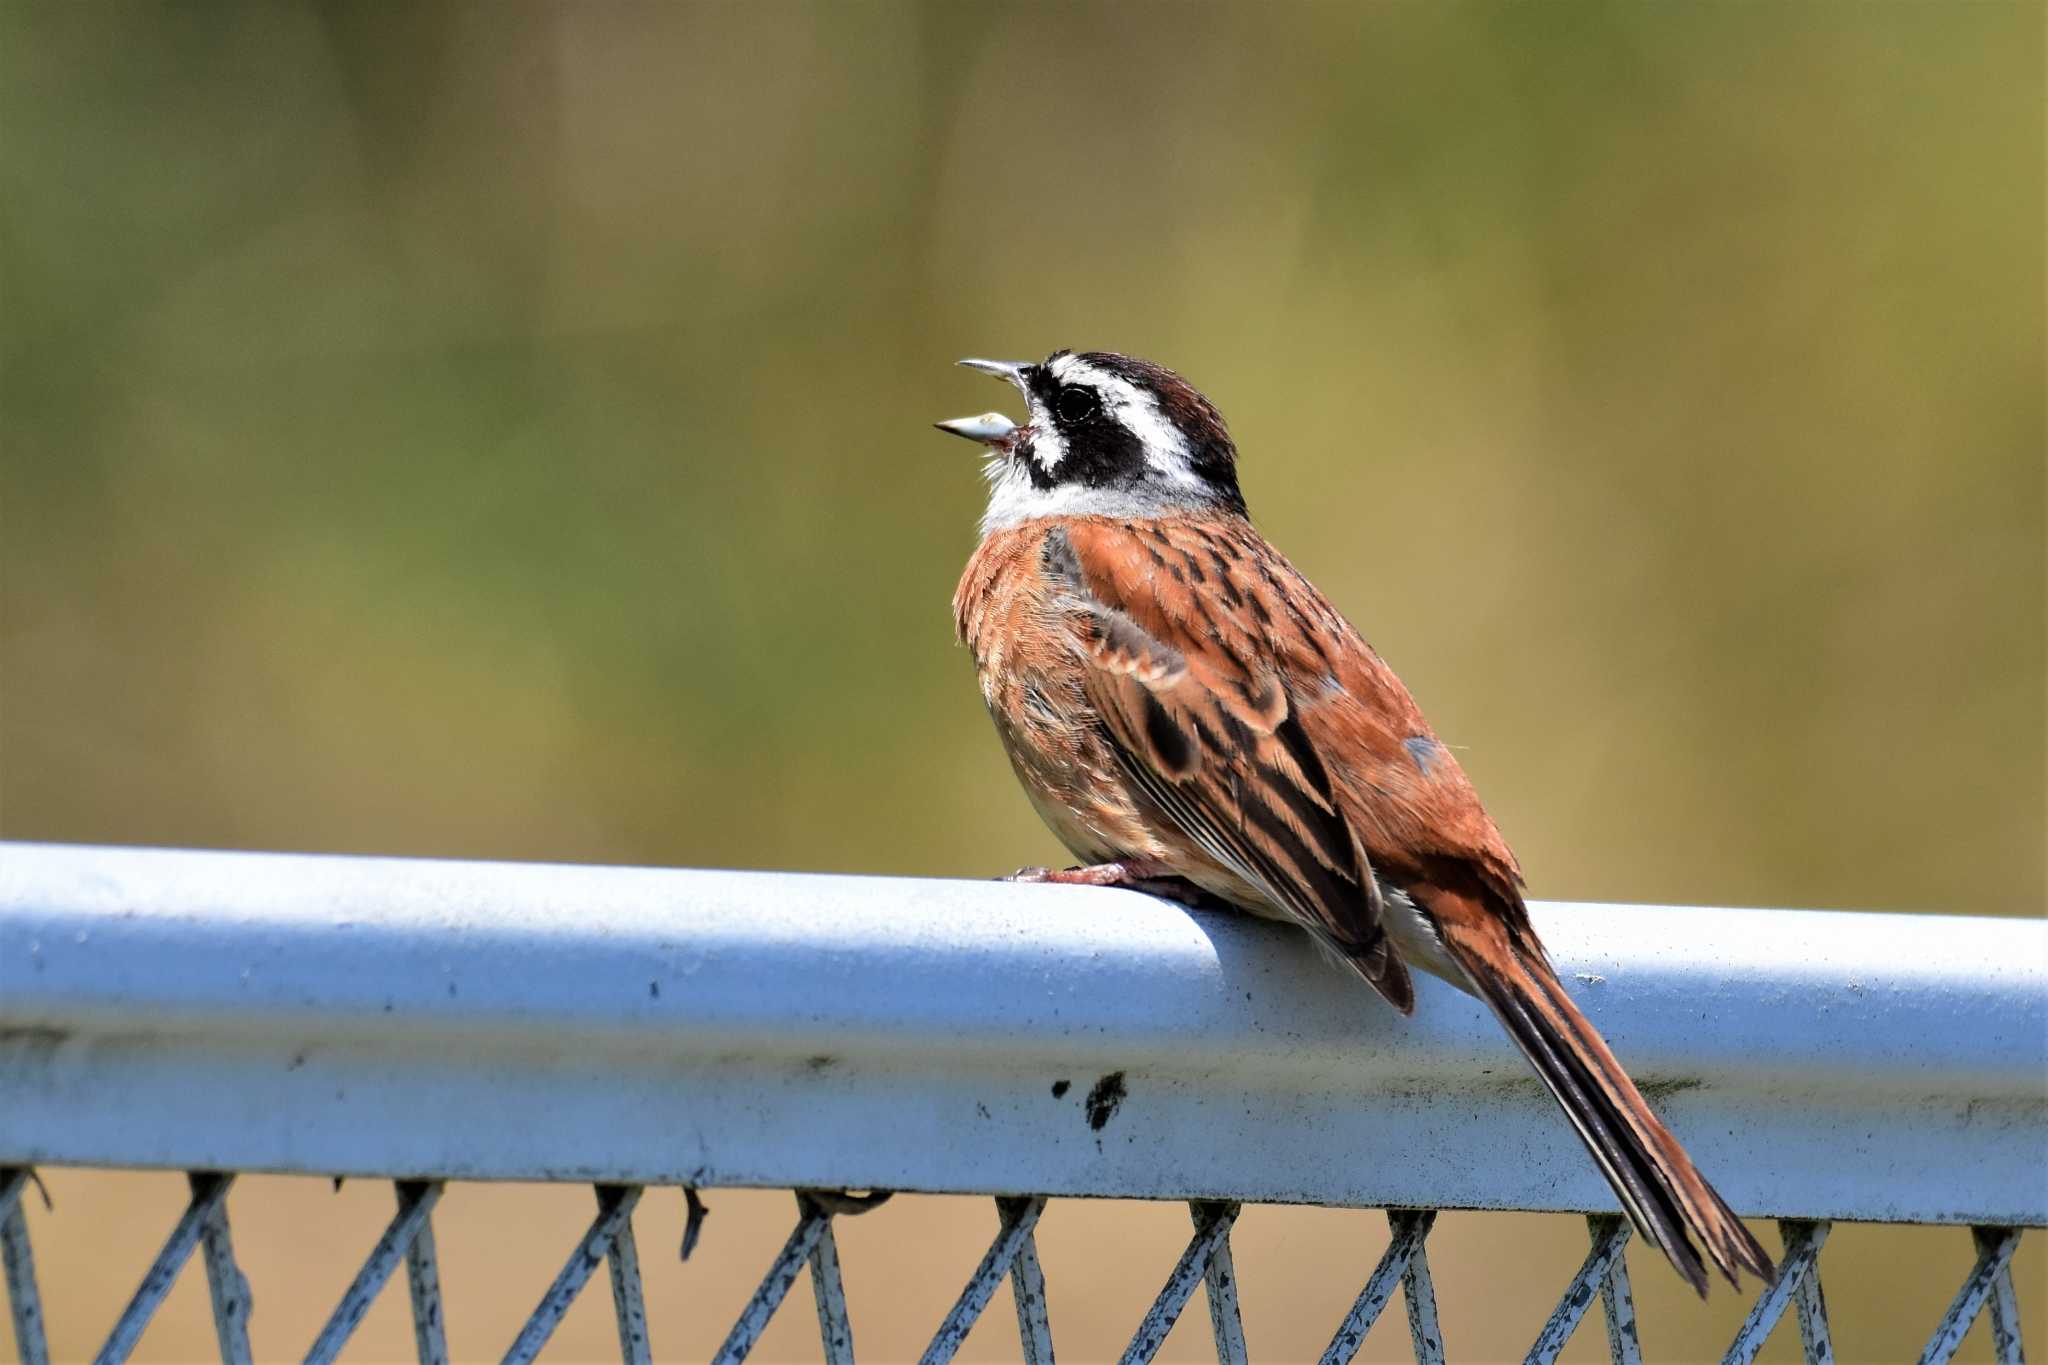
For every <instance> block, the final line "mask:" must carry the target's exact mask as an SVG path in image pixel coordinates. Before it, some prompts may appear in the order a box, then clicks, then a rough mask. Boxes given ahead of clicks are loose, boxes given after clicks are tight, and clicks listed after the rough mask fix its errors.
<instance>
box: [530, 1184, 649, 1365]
mask: <svg viewBox="0 0 2048 1365" xmlns="http://www.w3.org/2000/svg"><path fill="white" fill-rule="evenodd" d="M639 1203H640V1187H639V1186H638V1185H599V1186H598V1187H597V1217H595V1218H594V1219H592V1220H591V1223H590V1230H589V1231H588V1232H585V1233H584V1234H583V1240H581V1241H580V1242H578V1243H577V1244H576V1248H575V1250H573V1251H571V1252H570V1253H569V1259H568V1260H567V1261H565V1262H563V1264H562V1269H561V1272H560V1273H559V1274H557V1275H556V1276H555V1280H554V1283H553V1284H551V1285H549V1286H548V1289H547V1292H546V1293H545V1294H543V1295H541V1299H540V1303H539V1305H538V1306H537V1307H535V1308H534V1310H533V1313H532V1314H531V1316H529V1317H528V1318H527V1319H526V1325H525V1326H524V1327H522V1328H520V1329H519V1335H518V1336H517V1337H515V1338H514V1339H513V1341H512V1345H511V1348H510V1349H509V1350H507V1351H506V1352H505V1357H504V1362H503V1365H530V1363H531V1362H532V1361H533V1360H534V1359H535V1358H536V1357H538V1356H539V1355H540V1350H541V1347H543V1346H545V1345H547V1344H548V1338H549V1337H551V1336H553V1335H554V1334H555V1328H557V1327H559V1326H561V1324H562V1318H563V1316H564V1315H565V1314H566V1313H568V1311H569V1305H570V1304H572V1303H574V1302H576V1296H577V1295H579V1294H581V1293H582V1292H583V1286H584V1285H586V1284H589V1283H590V1277H591V1276H592V1275H593V1274H595V1273H596V1272H597V1267H598V1266H599V1264H601V1263H602V1262H604V1261H606V1260H608V1259H611V1256H612V1245H613V1241H614V1239H616V1238H617V1237H618V1235H619V1232H620V1230H621V1229H628V1230H630V1228H631V1224H632V1218H633V1210H634V1208H635V1207H637V1206H638V1205H639ZM613 1264H614V1270H613V1272H612V1273H613V1274H614V1275H615V1276H616V1275H617V1274H619V1273H620V1272H619V1270H618V1269H617V1265H618V1263H617V1262H616V1261H614V1262H613ZM632 1270H633V1274H634V1278H635V1280H636V1281H637V1280H638V1278H639V1270H640V1262H639V1258H638V1257H637V1256H636V1257H634V1258H633V1260H632ZM617 1297H618V1296H616V1295H615V1296H614V1304H616V1303H617ZM639 1297H640V1289H639V1285H638V1284H637V1283H635V1284H634V1286H633V1288H632V1292H631V1298H632V1300H633V1301H635V1302H637V1301H638V1300H639ZM627 1331H628V1329H627V1327H626V1325H625V1324H623V1323H622V1324H621V1325H620V1329H619V1338H620V1341H621V1343H622V1344H623V1343H624V1342H625V1341H626V1340H627ZM640 1340H641V1345H642V1346H643V1347H644V1346H645V1344H646V1331H645V1324H644V1322H643V1323H642V1331H641V1334H640Z"/></svg>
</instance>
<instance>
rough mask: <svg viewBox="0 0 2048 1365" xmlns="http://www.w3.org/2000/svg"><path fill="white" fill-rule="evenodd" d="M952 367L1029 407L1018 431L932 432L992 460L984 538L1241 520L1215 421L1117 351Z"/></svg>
mask: <svg viewBox="0 0 2048 1365" xmlns="http://www.w3.org/2000/svg"><path fill="white" fill-rule="evenodd" d="M960 363H961V364H962V365H965V366H967V367H968V368H969V369H975V370H980V371H982V372H983V373H985V374H992V375H994V376H996V377H997V378H999V379H1007V380H1008V381H1010V382H1011V383H1012V384H1015V385H1016V386H1017V388H1018V390H1019V391H1020V392H1021V393H1022V394H1023V395H1024V401H1025V403H1026V404H1027V405H1028V407H1029V412H1028V413H1027V415H1026V417H1025V420H1024V421H1023V423H1022V424H1019V423H1016V422H1012V421H1011V420H1010V419H1009V418H1007V417H1005V416H1003V415H1002V414H1001V413H996V412H989V413H983V414H982V415H981V416H979V417H961V418H956V419H955V420H953V421H950V422H940V423H938V424H937V425H938V428H939V430H941V431H944V432H949V433H951V434H952V435H955V436H964V437H966V438H967V439H968V440H970V441H977V442H979V443H980V444H982V445H983V446H985V447H987V449H988V452H989V460H988V466H987V473H988V479H989V500H988V511H987V512H986V513H984V514H983V516H982V519H981V527H982V532H983V534H987V533H988V532H990V531H995V530H1000V529H1002V528H1003V527H1005V526H1014V525H1016V524H1018V523H1019V522H1025V521H1032V520H1035V519H1037V518H1040V517H1056V516H1107V517H1156V516H1163V515H1168V514H1172V513H1176V512H1211V513H1214V512H1224V513H1229V514H1233V515H1237V516H1242V515H1243V514H1244V510H1245V509H1244V496H1243V494H1242V493H1240V492H1239V491H1238V487H1237V447H1236V446H1235V445H1233V444H1232V443H1231V440H1230V432H1229V430H1228V429H1227V428H1226V427H1225V426H1224V425H1223V415H1222V414H1221V413H1219V412H1217V411H1216V407H1215V405H1214V404H1213V403H1211V402H1210V401H1209V400H1208V399H1206V398H1204V397H1203V396H1202V395H1201V394H1200V393H1198V392H1197V391H1196V390H1195V387H1194V385H1192V384H1190V383H1188V382H1187V381H1186V380H1185V379H1182V378H1181V377H1180V376H1179V375H1177V374H1175V373H1174V372H1173V371H1172V370H1169V369H1167V368H1166V367H1165V366H1163V365H1154V364H1152V363H1151V362H1150V361H1147V360H1137V359H1134V358H1133V357H1131V356H1127V355H1118V354H1116V353H1115V352H1113V351H1083V352H1080V353H1078V354H1077V353H1075V352H1072V351H1054V352H1053V353H1052V354H1051V355H1050V356H1047V357H1046V359H1045V361H1044V363H1042V364H1037V365H1034V364H1030V363H1028V362H1024V361H1011V360H963V361H961V362H960Z"/></svg>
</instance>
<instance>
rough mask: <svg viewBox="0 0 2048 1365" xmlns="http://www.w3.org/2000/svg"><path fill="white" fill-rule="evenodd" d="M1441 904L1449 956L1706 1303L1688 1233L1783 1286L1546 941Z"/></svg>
mask: <svg viewBox="0 0 2048 1365" xmlns="http://www.w3.org/2000/svg"><path fill="white" fill-rule="evenodd" d="M1437 890H1439V891H1441V889H1440V888H1438V889H1437ZM1430 899H1431V902H1432V903H1431V906H1430V908H1431V910H1432V912H1433V915H1434V918H1435V920H1436V923H1437V928H1438V931H1439V932H1440V934H1441V935H1442V938H1443V942H1444V945H1445V947H1447V948H1448V949H1449V950H1450V953H1451V955H1452V956H1453V957H1454V958H1456V959H1457V962H1458V965H1460V966H1461V967H1463V968H1464V969H1465V973H1466V976H1467V977H1468V979H1469V980H1470V983H1471V985H1472V988H1473V989H1474V990H1475V991H1476V992H1477V994H1478V995H1479V997H1480V999H1482V1000H1484V1001H1485V1002H1486V1003H1487V1005H1489V1006H1490V1007H1491V1008H1492V1010H1493V1013H1494V1015H1495V1017H1496V1018H1498V1019H1499V1020H1500V1022H1501V1024H1502V1025H1503V1026H1504V1027H1505V1028H1506V1029H1507V1031H1508V1035H1509V1036H1510V1037H1511V1038H1513V1039H1514V1040H1515V1046H1517V1047H1519V1048H1520V1049H1521V1050H1522V1055H1523V1056H1525V1057H1527V1058H1528V1059H1529V1063H1530V1065H1531V1066H1533V1067H1535V1068H1536V1074H1537V1075H1538V1076H1540V1077H1541V1078H1542V1080H1543V1084H1544V1085H1545V1086H1546V1087H1548V1088H1549V1090H1550V1093H1551V1095H1552V1096H1553V1097H1555V1098H1556V1100H1557V1102H1558V1104H1559V1105H1560V1106H1562V1107H1563V1109H1564V1112H1565V1116H1566V1117H1567V1118H1569V1119H1570V1120H1571V1121H1572V1127H1574V1128H1576V1129H1577V1130H1578V1133H1579V1138H1580V1140H1581V1141H1583V1142H1584V1143H1585V1144H1586V1149H1587V1150H1588V1151H1590V1152H1591V1153H1592V1154H1593V1159H1594V1160H1595V1161H1597V1162H1598V1163H1599V1164H1600V1171H1601V1174H1603V1175H1605V1176H1606V1177H1607V1183H1608V1184H1610V1185H1612V1186H1614V1192H1615V1193H1616V1194H1617V1195H1619V1196H1620V1197H1621V1203H1622V1207H1624V1208H1625V1209H1627V1210H1628V1214H1629V1217H1630V1219H1631V1220H1633V1221H1634V1223H1635V1225H1636V1228H1637V1229H1638V1230H1639V1231H1640V1232H1641V1233H1642V1234H1643V1236H1645V1237H1647V1238H1648V1239H1649V1240H1650V1241H1652V1242H1654V1243H1656V1245H1657V1248H1658V1250H1660V1251H1662V1252H1663V1253H1664V1255H1665V1256H1666V1257H1668V1258H1669V1259H1670V1261H1671V1264H1672V1266H1673V1267H1674V1268H1676V1269H1677V1271H1678V1273H1679V1274H1680V1275H1682V1276H1684V1277H1685V1280H1686V1282H1687V1283H1689V1284H1690V1285H1692V1287H1693V1288H1694V1289H1695V1290H1696V1291H1698V1293H1699V1295H1700V1297H1702V1298H1705V1297H1706V1293H1707V1270H1706V1266H1705V1265H1704V1264H1703V1263H1702V1261H1701V1259H1700V1253H1699V1252H1698V1251H1697V1250H1695V1249H1694V1247H1693V1244H1692V1241H1691V1238H1689V1237H1688V1236H1687V1234H1688V1233H1690V1234H1691V1235H1692V1237H1697V1238H1698V1239H1699V1241H1700V1243H1701V1245H1702V1246H1704V1247H1705V1248H1706V1254H1707V1255H1708V1256H1709V1257H1711V1258H1712V1260H1713V1263H1714V1266H1715V1268H1716V1269H1718V1270H1719V1271H1720V1272H1721V1273H1722V1274H1723V1275H1724V1276H1726V1277H1727V1279H1728V1282H1729V1283H1730V1284H1732V1285H1735V1286H1736V1287H1737V1288H1738V1289H1739V1288H1741V1281H1740V1280H1739V1279H1737V1277H1736V1272H1737V1270H1738V1269H1741V1270H1748V1271H1751V1272H1752V1273H1754V1274H1756V1275H1758V1276H1761V1277H1762V1278H1763V1279H1764V1280H1765V1281H1766V1282H1769V1281H1770V1280H1771V1279H1773V1278H1774V1277H1775V1276H1776V1273H1777V1272H1776V1270H1775V1268H1774V1267H1773V1266H1772V1265H1771V1258H1770V1257H1769V1256H1767V1255H1765V1254H1764V1249H1763V1248H1762V1247H1760V1246H1758V1245H1757V1241H1756V1238H1754V1237H1752V1236H1750V1234H1749V1229H1747V1228H1745V1227H1743V1226H1742V1222H1741V1220H1740V1219H1738V1218H1737V1217H1736V1216H1735V1214H1734V1212H1733V1211H1732V1210H1730V1209H1729V1207H1728V1205H1727V1204H1726V1203H1724V1202H1723V1201H1722V1199H1721V1196H1720V1195H1719V1194H1717V1193H1715V1191H1714V1187H1713V1186H1712V1185H1709V1184H1708V1183H1707V1181H1706V1178H1705V1177H1704V1176H1702V1175H1701V1174H1700V1173H1699V1171H1698V1170H1697V1169H1695V1168H1694V1166H1693V1164H1692V1158H1691V1157H1689V1156H1687V1155H1686V1154H1685V1149H1684V1148H1683V1147H1681V1146H1679V1145H1678V1139H1677V1138H1675V1137H1673V1136H1671V1133H1670V1131H1669V1130H1668V1129H1666V1128H1665V1127H1664V1125H1663V1124H1662V1123H1661V1122H1659V1121H1658V1119H1657V1116H1656V1115H1655V1114H1653V1113H1651V1112H1650V1106H1649V1104H1648V1102H1646V1101H1645V1100H1644V1099H1643V1096H1642V1092H1640V1091H1638V1090H1637V1089H1636V1087H1635V1082H1634V1081H1631V1080H1630V1079H1629V1077H1628V1073H1627V1072H1626V1071H1624V1070H1622V1068H1621V1063H1620V1062H1618V1061H1616V1060H1615V1059H1614V1054H1613V1053H1612V1052H1611V1051H1609V1050H1608V1047H1607V1043H1606V1040H1605V1039H1603V1038H1601V1036H1600V1034H1599V1033H1598V1032H1597V1031H1596V1030H1595V1029H1594V1028H1593V1026H1592V1024H1590V1023H1588V1022H1587V1020H1586V1017H1585V1016H1584V1015H1583V1014H1580V1013H1579V1010H1578V1007H1577V1006H1576V1005H1574V1004H1573V1003H1572V1001H1571V997H1570V996H1568V995H1566V994H1565V992H1564V987H1563V985H1562V984H1560V983H1559V981H1558V979H1557V974H1556V973H1555V972H1553V971H1551V969H1550V964H1549V963H1548V962H1546V961H1544V960H1543V954H1542V949H1541V948H1540V947H1538V946H1537V945H1536V942H1535V937H1534V934H1533V933H1530V934H1528V935H1527V939H1528V941H1527V943H1526V944H1525V943H1523V942H1521V941H1520V940H1521V939H1522V938H1523V937H1524V936H1523V935H1521V934H1517V933H1515V932H1514V931H1513V930H1512V929H1511V928H1510V927H1509V925H1508V924H1507V923H1506V922H1504V920H1503V919H1502V917H1501V915H1500V914H1499V912H1498V911H1497V910H1495V909H1494V908H1493V907H1492V906H1491V905H1488V904H1485V903H1484V901H1483V899H1481V898H1479V897H1472V896H1466V895H1461V894H1459V893H1458V892H1448V893H1441V894H1439V895H1433V896H1431V898H1430Z"/></svg>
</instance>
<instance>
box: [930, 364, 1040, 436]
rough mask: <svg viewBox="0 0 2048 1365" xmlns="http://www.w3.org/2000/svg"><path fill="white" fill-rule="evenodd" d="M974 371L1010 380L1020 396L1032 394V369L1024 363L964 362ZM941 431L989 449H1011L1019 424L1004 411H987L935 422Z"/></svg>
mask: <svg viewBox="0 0 2048 1365" xmlns="http://www.w3.org/2000/svg"><path fill="white" fill-rule="evenodd" d="M960 363H961V364H962V365H965V366H966V367H967V368H968V369H970V370H980V371H981V372H982V373H983V374H992V375H994V376H995V377H996V378H998V379H1007V380H1009V381H1010V382H1011V383H1012V384H1015V385H1016V386H1017V390H1018V392H1020V393H1025V394H1029V393H1030V391H1031V390H1030V382H1029V380H1028V378H1027V377H1026V376H1027V374H1028V373H1029V371H1030V369H1031V366H1030V365H1029V364H1028V363H1026V362H1025V361H1022V360H963V361H961V362H960ZM932 425H933V426H935V427H937V428H938V429H939V430H940V431H944V432H950V433H951V434H952V435H955V436H964V437H966V438H967V439H968V440H970V441H978V442H980V443H981V444H982V445H985V446H1007V445H1008V444H1009V443H1010V438H1011V437H1012V436H1015V435H1016V434H1017V424H1016V423H1015V422H1012V421H1011V420H1010V419H1009V418H1007V417H1005V416H1003V414H1001V413H1000V412H984V413H983V414H981V416H979V417H955V418H954V419H953V420H952V421H950V422H934V423H933V424H932Z"/></svg>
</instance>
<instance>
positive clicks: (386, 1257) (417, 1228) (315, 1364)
mask: <svg viewBox="0 0 2048 1365" xmlns="http://www.w3.org/2000/svg"><path fill="white" fill-rule="evenodd" d="M440 1198H441V1185H440V1183H439V1182H438V1181H434V1182H423V1183H416V1184H413V1185H411V1186H409V1187H408V1188H404V1189H401V1190H400V1191H399V1196H398V1212H397V1213H396V1214H394V1215H393V1216H392V1219H391V1221H390V1222H389V1223H388V1224H386V1225H385V1228H384V1232H383V1234H382V1235H381V1236H379V1237H378V1238H377V1241H376V1243H375V1244H374V1245H373V1246H372V1247H371V1248H370V1254H369V1255H368V1256H366V1257H364V1258H363V1264H362V1266H361V1267H360V1268H359V1269H358V1270H357V1271H356V1274H355V1278H354V1279H353V1280H351V1281H349V1286H348V1288H347V1289H345V1290H343V1291H342V1295H341V1302H340V1303H338V1304H336V1305H335V1306H334V1311H333V1312H332V1313H330V1314H328V1316H327V1322H326V1325H325V1326H323V1327H322V1328H321V1329H320V1334H319V1335H318V1336H316V1337H314V1338H313V1344H312V1345H311V1346H309V1347H307V1348H306V1365H327V1363H328V1362H330V1361H333V1360H335V1359H336V1358H338V1357H339V1356H340V1355H341V1348H342V1347H344V1346H346V1345H347V1344H348V1339H349V1338H350V1337H351V1336H353V1335H355V1330H356V1328H357V1327H358V1326H360V1325H361V1324H362V1321H363V1315H364V1314H365V1313H367V1312H369V1311H370V1305H371V1304H373V1303H375V1302H376V1301H377V1295H378V1294H380V1293H382V1292H383V1289H384V1284H385V1281H387V1280H389V1279H390V1278H391V1274H392V1272H393V1271H395V1270H397V1269H398V1264H399V1262H400V1261H403V1260H405V1258H406V1254H407V1253H408V1252H410V1251H411V1250H412V1247H413V1244H414V1242H415V1241H416V1240H417V1239H418V1238H419V1236H420V1234H421V1233H422V1232H425V1231H426V1229H427V1226H428V1224H427V1220H428V1218H429V1217H431V1216H432V1214H433V1212H434V1205H435V1204H436V1203H438V1202H439V1201H440ZM415 1329H416V1330H417V1323H416V1324H415Z"/></svg>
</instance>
